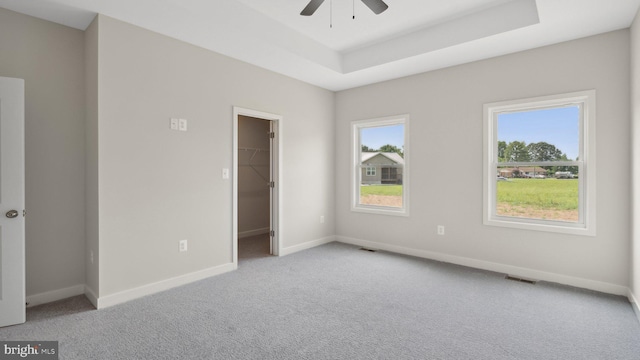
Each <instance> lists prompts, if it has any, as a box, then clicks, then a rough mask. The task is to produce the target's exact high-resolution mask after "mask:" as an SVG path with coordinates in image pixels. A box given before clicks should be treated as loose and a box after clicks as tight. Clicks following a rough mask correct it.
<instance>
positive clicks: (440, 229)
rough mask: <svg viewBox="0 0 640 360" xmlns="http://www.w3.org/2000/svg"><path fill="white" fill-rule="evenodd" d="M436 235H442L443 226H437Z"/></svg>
mask: <svg viewBox="0 0 640 360" xmlns="http://www.w3.org/2000/svg"><path fill="white" fill-rule="evenodd" d="M438 235H444V225H438Z"/></svg>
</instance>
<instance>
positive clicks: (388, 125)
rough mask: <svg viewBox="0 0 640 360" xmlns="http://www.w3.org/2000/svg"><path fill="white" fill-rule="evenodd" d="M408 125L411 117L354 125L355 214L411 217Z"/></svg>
mask: <svg viewBox="0 0 640 360" xmlns="http://www.w3.org/2000/svg"><path fill="white" fill-rule="evenodd" d="M408 125H409V116H408V115H401V116H396V117H388V118H381V119H372V120H361V121H354V122H352V145H353V146H352V149H353V150H352V159H353V165H352V166H353V167H352V169H353V170H352V176H351V178H352V187H351V188H352V193H351V195H352V200H351V201H352V203H351V209H352V211H358V212H367V213H376V214H389V215H404V216H406V215H408V190H409V187H408Z"/></svg>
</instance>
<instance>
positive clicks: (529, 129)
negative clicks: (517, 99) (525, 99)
mask: <svg viewBox="0 0 640 360" xmlns="http://www.w3.org/2000/svg"><path fill="white" fill-rule="evenodd" d="M579 117H580V109H579V108H578V107H577V106H571V107H563V108H554V109H544V110H533V111H525V112H515V113H508V114H500V115H498V140H499V141H505V142H506V143H507V144H508V143H510V142H512V141H524V142H526V143H527V144H530V143H534V142H541V141H544V142H546V143H549V144H552V145H555V147H556V148H557V149H560V151H562V152H563V153H565V154H567V158H569V159H571V160H575V159H576V157H577V156H578V153H579V136H580V135H579V134H580V129H579Z"/></svg>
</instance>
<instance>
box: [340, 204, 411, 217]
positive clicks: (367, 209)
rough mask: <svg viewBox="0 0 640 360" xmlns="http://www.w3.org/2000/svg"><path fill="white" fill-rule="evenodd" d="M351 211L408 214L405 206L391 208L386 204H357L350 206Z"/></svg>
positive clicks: (392, 214)
mask: <svg viewBox="0 0 640 360" xmlns="http://www.w3.org/2000/svg"><path fill="white" fill-rule="evenodd" d="M351 211H352V212H359V213H365V214H377V215H391V216H409V211H408V210H407V209H406V208H392V207H388V206H366V205H358V206H352V207H351Z"/></svg>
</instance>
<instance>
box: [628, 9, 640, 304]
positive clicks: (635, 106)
mask: <svg viewBox="0 0 640 360" xmlns="http://www.w3.org/2000/svg"><path fill="white" fill-rule="evenodd" d="M631 116H632V127H631V128H632V131H631V142H632V144H633V151H632V153H631V154H632V162H633V163H632V168H633V173H632V175H633V176H632V182H633V183H632V187H633V191H632V201H633V204H632V210H633V211H632V216H633V219H632V221H631V225H632V231H633V234H632V246H631V251H630V256H631V284H630V287H631V291H632V293H633V294H634V296H635V298H636V301H637V300H638V299H639V298H638V296H640V12H639V13H638V14H637V15H636V19H635V21H634V22H633V26H632V27H631ZM638 315H639V316H640V314H638Z"/></svg>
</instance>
